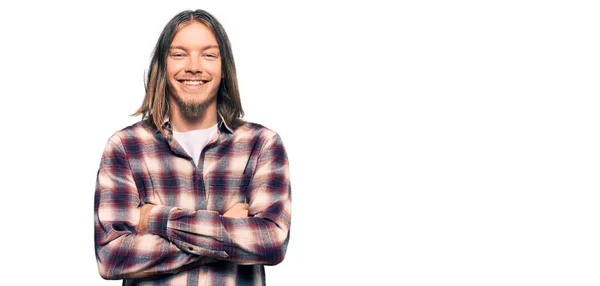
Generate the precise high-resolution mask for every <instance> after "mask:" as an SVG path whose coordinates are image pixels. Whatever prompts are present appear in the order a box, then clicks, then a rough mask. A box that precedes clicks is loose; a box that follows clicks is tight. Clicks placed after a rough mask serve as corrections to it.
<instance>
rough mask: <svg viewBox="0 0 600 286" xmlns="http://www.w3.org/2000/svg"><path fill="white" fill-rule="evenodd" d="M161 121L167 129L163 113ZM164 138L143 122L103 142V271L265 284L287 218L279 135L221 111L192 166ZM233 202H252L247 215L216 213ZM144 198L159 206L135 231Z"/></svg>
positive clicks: (282, 243) (137, 280)
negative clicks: (232, 121) (228, 119)
mask: <svg viewBox="0 0 600 286" xmlns="http://www.w3.org/2000/svg"><path fill="white" fill-rule="evenodd" d="M164 127H165V130H166V131H167V132H168V134H171V135H172V127H171V125H170V123H169V122H168V121H166V122H165V125H164ZM168 138H169V137H168V136H166V137H165V136H164V135H163V134H162V133H161V132H159V131H158V129H157V128H155V127H153V126H152V125H151V124H149V123H147V122H146V121H140V122H138V123H136V124H134V125H131V126H129V127H127V128H124V129H123V130H120V131H118V132H116V133H115V134H114V135H113V136H111V137H110V139H109V140H108V142H107V144H106V147H105V149H104V153H103V154H102V159H101V163H100V168H99V170H98V174H97V181H96V191H95V197H94V224H95V250H96V260H97V263H98V270H99V272H100V275H101V276H102V277H103V278H105V279H124V281H123V284H124V285H265V284H266V281H265V270H264V265H275V264H278V263H280V262H281V261H282V260H283V258H284V256H285V253H286V249H287V244H288V241H289V229H290V223H291V186H290V178H289V167H288V160H287V154H286V151H285V148H284V146H283V143H282V140H281V138H280V136H279V135H278V134H277V133H275V132H274V131H272V130H270V129H268V128H265V127H263V126H261V125H259V124H255V123H250V122H245V123H244V124H243V125H242V126H239V127H236V128H235V129H232V128H230V127H229V126H227V124H225V122H224V121H223V120H222V118H219V126H218V130H217V132H216V133H215V135H214V136H213V137H212V138H211V139H210V141H209V143H208V144H207V145H206V146H205V147H204V149H203V150H202V153H201V155H200V160H199V164H198V166H196V165H195V164H194V160H193V159H192V158H191V157H190V156H189V155H188V154H187V153H186V152H185V151H184V149H183V148H182V147H181V146H180V145H179V144H178V143H177V141H176V140H175V139H168ZM170 138H172V136H171V137H170ZM240 202H247V203H248V204H249V208H248V217H246V218H229V217H224V216H222V214H223V213H225V211H227V210H228V209H229V208H231V207H232V206H233V205H235V204H236V203H240ZM147 203H150V204H154V205H156V206H155V207H154V208H153V209H152V210H151V212H150V217H149V220H148V233H145V234H140V233H137V232H136V228H137V226H138V224H139V218H140V207H141V206H143V205H144V204H147Z"/></svg>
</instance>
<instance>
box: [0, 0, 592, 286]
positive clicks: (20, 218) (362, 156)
mask: <svg viewBox="0 0 600 286" xmlns="http://www.w3.org/2000/svg"><path fill="white" fill-rule="evenodd" d="M168 2H169V4H167V2H165V1H160V2H145V3H144V4H142V2H139V3H137V4H130V3H129V2H128V1H98V2H95V3H92V2H87V1H81V3H80V2H75V1H73V2H72V3H68V2H65V1H18V2H16V1H15V2H14V3H10V2H3V3H2V4H0V6H1V7H0V33H1V34H0V37H1V44H0V52H1V55H0V57H1V61H0V66H1V69H0V73H1V75H0V95H1V96H2V98H1V101H0V102H1V103H0V109H1V111H0V116H1V118H0V119H1V120H2V121H1V122H2V129H1V131H2V132H1V134H2V135H1V136H2V137H1V140H0V146H1V148H0V152H1V153H0V154H1V157H0V162H2V165H1V166H2V171H1V172H0V176H1V177H0V191H1V192H2V195H1V198H2V207H1V208H0V212H1V213H0V218H1V221H2V228H1V229H2V230H1V233H2V234H1V236H0V240H1V243H0V260H1V261H2V265H3V266H2V267H3V270H2V273H3V275H2V278H0V279H2V282H0V284H3V285H120V282H117V281H104V280H102V279H101V278H100V276H99V275H98V272H97V268H96V262H95V257H94V245H93V197H94V186H95V180H96V171H97V168H98V164H99V162H100V156H101V153H102V150H103V147H104V144H105V143H106V140H107V139H108V137H109V136H110V135H112V134H113V133H114V132H116V131H117V130H119V129H121V128H123V127H126V126H127V125H129V124H132V123H134V122H136V121H137V120H139V117H138V118H136V117H130V116H128V115H129V114H131V113H133V112H134V111H135V110H136V109H137V108H138V107H139V105H140V104H141V101H142V99H143V93H144V90H143V80H144V73H145V71H146V69H147V67H148V64H149V60H150V55H151V52H152V48H153V47H154V44H155V42H156V40H157V38H158V36H159V34H160V32H161V30H162V28H163V27H164V25H165V24H166V23H167V22H168V21H169V20H170V19H171V17H173V16H174V15H175V14H177V13H178V12H180V11H181V10H185V9H197V8H202V9H205V10H207V11H209V12H210V13H212V14H213V15H215V16H216V17H217V18H218V19H219V20H220V21H221V22H222V24H223V25H224V27H225V29H226V30H227V32H228V34H229V37H230V39H231V43H232V46H233V51H234V56H235V60H236V65H237V68H238V77H239V80H240V82H239V83H240V89H241V95H242V103H243V106H244V109H245V111H246V117H245V118H246V119H247V120H249V121H254V122H258V123H261V124H263V125H265V126H267V127H269V128H271V129H273V130H275V131H277V132H278V133H279V134H280V135H281V136H282V138H283V141H284V144H285V145H286V147H287V151H288V156H289V159H290V168H291V175H292V190H293V221H292V230H291V241H290V244H289V248H288V253H287V256H286V259H285V260H284V262H283V263H281V264H280V265H277V266H275V267H268V268H267V281H268V285H599V284H600V274H599V273H600V272H599V270H598V269H599V267H600V229H599V219H600V208H599V207H598V205H599V199H600V193H599V190H600V189H599V187H600V184H599V177H598V175H599V171H600V134H599V127H600V126H599V123H600V112H599V108H600V99H599V95H600V93H599V91H600V88H599V79H600V52H599V51H600V40H599V39H600V17H599V16H598V15H600V7H599V5H598V4H596V3H597V1H531V0H520V1H510V0H509V1H464V0H463V1H439V0H438V1H403V2H400V3H396V4H393V5H392V2H393V1H389V2H385V1H361V2H352V4H349V3H346V2H345V1H344V2H342V1H340V2H326V3H325V2H324V1H323V2H316V1H315V2H310V1H295V2H293V3H287V4H283V3H279V2H276V1H268V2H267V1H265V2H260V3H258V2H254V1H246V2H251V4H250V3H245V2H242V1H239V2H230V1H227V2H226V1H219V2H216V1H215V2H212V1H185V2H175V1H168ZM281 2H283V1H281ZM84 3H85V4H84ZM384 3H387V4H384ZM7 279H15V281H19V282H12V283H5V281H6V280H7Z"/></svg>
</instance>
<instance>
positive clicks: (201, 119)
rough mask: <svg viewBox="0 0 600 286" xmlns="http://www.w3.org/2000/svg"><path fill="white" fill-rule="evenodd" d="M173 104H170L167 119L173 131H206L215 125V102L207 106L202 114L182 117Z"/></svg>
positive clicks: (176, 106) (177, 107)
mask: <svg viewBox="0 0 600 286" xmlns="http://www.w3.org/2000/svg"><path fill="white" fill-rule="evenodd" d="M173 103H174V102H172V103H171V106H170V108H169V110H170V112H169V118H170V121H171V124H172V125H173V129H174V130H175V131H177V132H188V131H192V130H200V129H207V128H210V127H212V126H214V125H215V124H217V104H216V100H215V101H214V102H213V103H211V104H210V105H209V106H207V107H206V109H205V110H204V112H201V113H200V114H198V115H197V116H186V115H184V114H183V113H182V112H181V110H180V109H179V106H178V105H177V103H175V104H173Z"/></svg>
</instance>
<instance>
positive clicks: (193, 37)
mask: <svg viewBox="0 0 600 286" xmlns="http://www.w3.org/2000/svg"><path fill="white" fill-rule="evenodd" d="M206 45H218V42H217V38H216V37H215V34H214V33H213V32H212V30H211V29H210V28H209V27H208V26H206V25H205V24H203V23H200V22H197V21H192V22H190V23H186V24H183V25H181V26H180V27H179V28H178V30H177V32H175V37H173V41H172V42H171V46H184V47H191V48H193V47H196V46H206Z"/></svg>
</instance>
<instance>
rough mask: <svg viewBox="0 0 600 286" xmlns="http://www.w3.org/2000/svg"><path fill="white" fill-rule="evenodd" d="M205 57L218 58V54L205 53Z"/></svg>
mask: <svg viewBox="0 0 600 286" xmlns="http://www.w3.org/2000/svg"><path fill="white" fill-rule="evenodd" d="M204 56H205V57H207V58H209V59H216V58H217V55H215V54H204Z"/></svg>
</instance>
